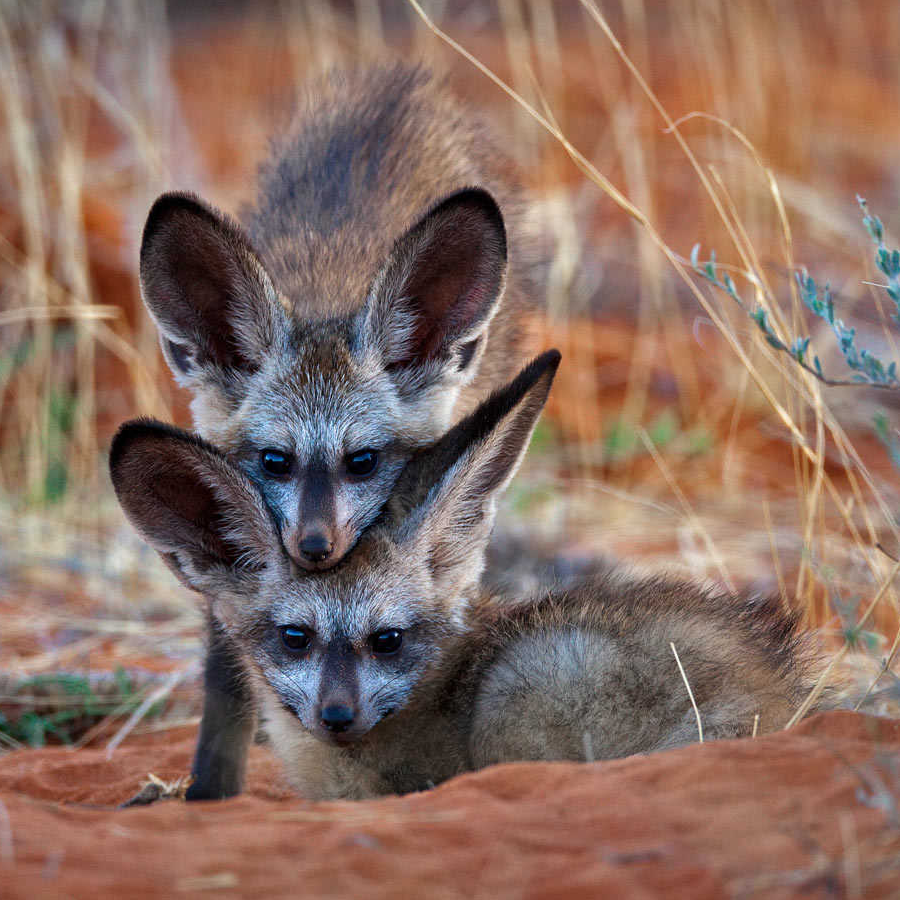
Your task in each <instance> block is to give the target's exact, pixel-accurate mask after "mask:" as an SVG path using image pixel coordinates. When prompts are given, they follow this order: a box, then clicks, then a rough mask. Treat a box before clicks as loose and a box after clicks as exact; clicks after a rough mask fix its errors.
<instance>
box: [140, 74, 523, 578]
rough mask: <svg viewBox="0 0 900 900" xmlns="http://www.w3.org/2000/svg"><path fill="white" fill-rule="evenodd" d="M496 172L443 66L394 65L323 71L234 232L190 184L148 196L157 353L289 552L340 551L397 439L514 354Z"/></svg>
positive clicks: (507, 236)
mask: <svg viewBox="0 0 900 900" xmlns="http://www.w3.org/2000/svg"><path fill="white" fill-rule="evenodd" d="M511 176H512V173H511V167H510V164H509V163H508V162H507V160H506V159H505V158H504V157H503V155H502V154H500V153H499V152H498V151H497V149H496V147H495V146H494V144H493V142H492V140H491V138H490V136H489V135H488V134H487V133H486V131H485V129H484V128H483V127H481V126H480V125H479V124H478V122H477V121H474V120H473V118H472V116H471V115H469V114H466V113H464V112H463V110H462V109H461V107H460V106H459V104H458V103H457V102H456V101H455V100H454V99H453V98H452V96H451V95H450V94H449V93H448V91H447V90H446V88H445V87H444V86H443V85H442V84H441V83H439V82H437V81H436V80H435V79H434V77H433V76H431V75H430V74H429V73H428V72H426V71H424V70H422V69H418V68H405V67H395V68H389V69H376V70H374V71H371V70H368V71H361V72H359V73H356V74H353V75H345V76H338V75H334V76H332V77H331V78H330V80H328V81H326V82H325V83H323V84H321V85H320V86H319V88H318V91H317V92H316V93H315V95H314V97H313V98H311V99H310V100H309V102H308V103H307V104H306V108H305V111H304V112H302V113H301V114H300V115H299V116H298V118H297V121H296V123H295V125H294V126H293V128H292V129H291V130H290V131H289V133H288V134H287V136H286V137H283V138H282V139H280V140H277V141H276V142H275V144H274V148H273V153H272V156H271V158H270V160H269V161H268V162H267V163H266V164H265V165H264V166H263V167H262V169H261V172H260V179H259V190H258V201H257V205H256V207H255V208H253V209H249V210H247V211H246V212H245V215H244V220H245V225H244V227H242V226H241V225H239V224H238V223H237V222H235V221H234V220H232V219H231V218H229V217H228V216H227V215H225V214H223V213H221V212H219V211H217V210H215V209H213V208H212V207H211V206H209V205H207V204H205V203H204V202H202V201H201V200H200V199H198V198H197V197H194V196H192V195H189V194H183V193H170V194H164V195H163V196H161V197H160V198H159V199H158V200H157V201H156V203H155V204H154V206H153V207H152V209H151V210H150V213H149V216H148V219H147V223H146V225H145V228H144V234H143V240H142V245H141V255H140V279H141V291H142V294H143V298H144V301H145V304H146V306H147V308H148V310H149V311H150V314H151V316H152V317H153V319H154V320H155V322H156V324H157V326H158V329H159V335H160V341H161V344H162V349H163V353H164V355H165V357H166V360H167V361H168V363H169V365H170V367H171V369H172V371H173V373H174V375H175V378H176V379H177V381H178V382H179V383H180V384H182V385H184V386H185V387H187V388H189V389H190V390H191V391H192V392H193V395H194V396H193V401H192V404H191V409H192V413H193V418H194V424H195V428H196V430H197V432H198V433H199V434H200V435H201V436H202V437H204V438H206V439H207V440H209V441H211V442H212V443H214V444H215V445H216V446H218V447H219V448H220V449H221V450H222V451H223V452H224V453H225V455H226V456H227V457H228V458H229V459H230V460H232V461H233V462H235V463H237V464H238V465H239V466H240V467H241V468H242V469H243V470H244V471H245V472H246V473H247V475H249V477H250V478H251V479H252V480H253V481H255V482H256V484H257V487H258V488H259V490H260V491H261V493H262V494H263V496H264V497H265V499H266V502H267V503H268V505H269V507H270V508H271V509H272V510H273V512H274V513H275V521H276V524H277V529H278V534H279V537H280V539H281V543H282V544H283V545H284V548H285V550H286V551H287V553H288V555H289V556H290V557H291V558H292V559H293V561H294V562H295V563H296V564H297V565H298V566H301V567H302V568H304V569H312V570H316V569H319V570H321V569H326V568H329V567H330V566H332V565H335V564H336V563H338V562H339V561H340V560H341V558H342V557H343V556H344V554H346V552H347V551H348V550H349V549H350V547H352V546H353V544H354V543H355V541H356V539H357V537H358V536H359V534H360V533H361V532H362V530H363V529H364V528H365V527H366V526H367V525H368V524H369V523H370V522H371V521H372V520H373V519H374V518H375V516H376V515H377V514H378V511H379V510H380V509H381V507H382V505H383V504H384V502H385V500H386V499H387V497H388V494H389V492H390V490H391V487H392V486H393V484H394V482H395V481H396V479H397V476H398V475H399V474H400V472H401V470H402V469H403V466H404V464H405V463H406V461H407V460H408V459H409V457H410V456H411V454H412V452H413V451H414V450H415V449H416V448H418V447H422V446H425V445H426V444H430V443H431V442H432V441H434V440H435V439H436V438H437V437H438V436H439V435H440V434H442V433H443V432H444V431H445V430H446V429H447V427H448V425H449V424H450V422H451V421H455V420H458V419H459V418H461V417H462V415H463V414H464V413H466V412H469V411H471V410H472V409H473V408H474V406H475V405H476V404H477V402H478V401H479V400H481V399H484V398H485V397H486V396H487V394H488V393H489V392H490V391H491V390H493V389H494V388H495V387H497V386H498V385H500V384H503V383H504V382H505V381H507V380H508V379H509V378H510V377H511V376H512V375H513V374H514V373H515V372H516V371H518V369H519V368H521V366H522V364H523V363H524V362H525V361H526V359H527V355H526V351H524V350H523V348H522V346H521V343H522V335H521V333H520V328H519V325H520V322H521V319H522V316H523V312H524V311H525V308H526V305H527V303H528V302H529V301H528V300H527V299H526V295H527V294H528V291H527V290H526V282H527V280H528V275H527V273H528V272H530V271H533V269H531V268H528V267H527V256H528V254H527V253H524V252H522V241H523V237H522V235H523V231H524V228H523V225H522V222H521V201H520V199H519V197H518V192H517V190H516V189H515V187H514V186H513V181H512V178H511ZM501 210H502V212H501ZM510 261H512V262H514V263H515V265H514V266H513V267H510V265H509V263H510Z"/></svg>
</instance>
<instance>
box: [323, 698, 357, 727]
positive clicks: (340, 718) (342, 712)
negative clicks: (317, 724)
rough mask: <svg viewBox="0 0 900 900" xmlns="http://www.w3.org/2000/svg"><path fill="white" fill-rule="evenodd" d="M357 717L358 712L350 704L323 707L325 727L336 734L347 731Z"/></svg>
mask: <svg viewBox="0 0 900 900" xmlns="http://www.w3.org/2000/svg"><path fill="white" fill-rule="evenodd" d="M355 718H356V713H355V712H354V711H353V710H352V709H351V708H350V707H349V706H340V705H332V706H326V707H324V708H323V709H322V713H321V722H322V725H323V727H325V728H327V729H328V730H329V731H332V732H334V733H335V734H340V733H341V732H344V731H346V730H347V729H348V728H349V727H350V726H351V725H352V724H353V720H354V719H355Z"/></svg>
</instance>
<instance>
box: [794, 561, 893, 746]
mask: <svg viewBox="0 0 900 900" xmlns="http://www.w3.org/2000/svg"><path fill="white" fill-rule="evenodd" d="M898 572H900V562H897V563H895V564H894V567H893V568H892V569H891V571H890V574H889V575H888V577H887V578H886V579H885V581H884V583H883V584H882V585H881V587H880V588H879V589H878V593H877V594H875V596H874V597H873V598H872V602H871V603H870V604H869V605H868V606H867V607H866V610H865V612H864V613H863V614H862V616H861V617H860V619H859V621H858V622H857V623H856V629H855V630H858V629H860V628H862V626H863V625H865V623H866V622H867V621H868V618H869V616H871V615H872V612H873V611H874V609H875V607H876V606H877V605H878V603H879V601H880V600H881V598H882V597H883V596H884V595H885V594H886V593H887V590H888V588H889V587H890V586H891V582H893V580H894V578H896V576H897V573H898ZM849 650H850V642H849V641H846V642H845V643H844V646H843V647H841V649H840V650H838V652H837V653H835V654H834V656H833V657H832V658H831V662H829V663H828V665H827V666H826V667H825V670H824V671H823V672H822V674H821V675H820V676H819V678H818V680H817V681H816V683H815V685H813V689H812V690H811V691H810V692H809V694H808V695H807V697H806V699H805V700H804V701H803V702H802V703H801V704H800V707H799V708H798V709H797V711H796V712H795V713H794V715H792V716H791V718H790V721H789V722H788V723H787V725H785V726H784V728H785V731H787V729H788V728H793V727H794V725H796V724H797V723H798V722H799V721H800V720H801V719H802V718H803V717H804V716H805V715H806V714H807V712H809V709H810V707H811V706H812V705H813V704H814V703H815V702H816V700H818V699H819V696H820V695H821V693H822V691H823V690H825V685H826V684H827V682H828V676H829V675H830V674H831V672H832V670H833V669H834V667H835V666H836V665H837V664H838V663H839V662H840V661H841V660H842V659H843V658H844V657H845V656H846V655H847V652H848V651H849Z"/></svg>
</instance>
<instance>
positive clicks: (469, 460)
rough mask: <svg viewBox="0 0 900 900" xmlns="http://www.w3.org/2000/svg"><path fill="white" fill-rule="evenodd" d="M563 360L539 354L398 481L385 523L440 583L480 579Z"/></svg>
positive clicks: (420, 455)
mask: <svg viewBox="0 0 900 900" xmlns="http://www.w3.org/2000/svg"><path fill="white" fill-rule="evenodd" d="M559 362H560V354H559V352H558V351H557V350H549V351H547V352H546V353H544V354H542V355H541V356H539V357H538V358H537V359H535V360H534V361H533V362H531V363H530V364H529V365H528V366H526V367H525V368H524V369H523V370H522V372H520V373H519V375H518V376H517V377H516V378H515V379H514V380H513V381H512V382H510V383H509V384H508V385H507V386H506V387H505V388H502V389H500V390H498V391H496V392H495V393H494V394H492V395H491V397H489V398H488V399H487V400H486V401H485V402H484V403H482V404H481V406H479V407H478V409H476V410H475V411H474V412H473V413H472V414H471V415H469V416H467V417H466V418H465V419H463V420H462V421H461V422H460V423H459V424H457V425H455V426H454V427H453V428H451V429H450V431H448V432H447V434H445V435H444V437H442V438H441V439H440V440H439V441H437V442H436V443H435V444H433V445H432V446H431V447H429V448H427V449H425V450H422V451H420V452H419V453H418V454H417V455H416V456H415V457H413V459H412V460H411V461H410V462H409V463H408V464H407V466H406V469H405V470H404V472H403V474H402V475H401V476H400V479H399V480H398V482H397V486H396V488H395V489H394V493H393V494H392V496H391V499H390V500H389V502H388V505H387V508H386V521H387V522H388V523H390V525H391V526H392V527H393V528H394V529H395V534H396V536H397V539H398V541H399V542H400V543H413V544H415V546H416V548H417V550H418V551H422V550H424V551H425V552H427V554H428V556H429V559H430V561H431V567H432V571H433V574H434V575H435V576H436V577H437V578H439V579H442V580H448V582H447V583H454V582H457V581H460V580H465V581H466V582H467V583H471V582H473V581H477V579H478V577H480V574H481V570H482V567H483V558H484V550H485V548H486V546H487V542H488V538H489V537H490V533H491V529H492V528H493V524H494V514H495V511H496V501H497V498H498V497H499V495H500V494H501V493H502V492H503V490H504V488H505V487H506V485H507V484H508V483H509V481H510V480H511V479H512V477H513V475H515V473H516V470H517V469H518V467H519V464H520V463H521V461H522V457H523V456H524V455H525V451H526V450H527V449H528V444H529V441H530V439H531V434H532V432H533V431H534V426H535V425H536V424H537V420H538V417H539V416H540V414H541V410H542V409H543V408H544V404H545V403H546V402H547V395H548V394H549V392H550V386H551V385H552V383H553V378H554V376H555V375H556V370H557V368H558V367H559Z"/></svg>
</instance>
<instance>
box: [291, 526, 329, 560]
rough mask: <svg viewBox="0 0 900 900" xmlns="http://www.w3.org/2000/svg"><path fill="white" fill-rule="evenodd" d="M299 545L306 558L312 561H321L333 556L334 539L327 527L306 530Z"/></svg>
mask: <svg viewBox="0 0 900 900" xmlns="http://www.w3.org/2000/svg"><path fill="white" fill-rule="evenodd" d="M297 546H298V548H299V550H300V553H301V554H302V556H303V558H304V559H306V560H308V561H309V562H311V563H320V562H324V561H325V560H326V559H328V557H329V556H331V551H332V549H333V548H334V541H333V540H332V539H331V537H330V535H329V534H327V532H326V531H325V529H313V530H309V531H307V530H304V531H303V532H302V534H301V536H300V541H299V542H298V545H297Z"/></svg>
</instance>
